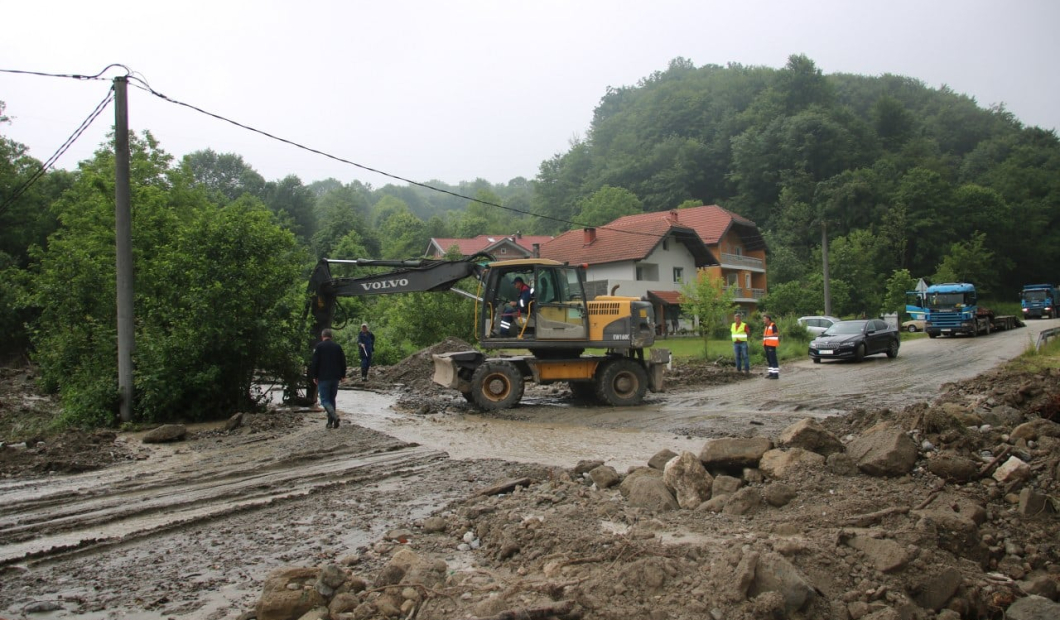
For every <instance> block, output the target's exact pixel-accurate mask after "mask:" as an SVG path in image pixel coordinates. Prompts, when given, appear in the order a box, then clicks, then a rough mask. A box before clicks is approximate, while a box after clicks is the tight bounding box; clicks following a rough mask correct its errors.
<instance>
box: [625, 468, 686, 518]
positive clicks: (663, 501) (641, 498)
mask: <svg viewBox="0 0 1060 620" xmlns="http://www.w3.org/2000/svg"><path fill="white" fill-rule="evenodd" d="M626 500H627V501H628V502H629V503H630V505H632V506H637V507H638V508H646V509H648V510H650V511H652V512H663V511H667V510H677V509H678V508H680V505H679V504H678V503H677V500H676V499H674V496H673V494H671V493H670V490H669V489H667V488H666V483H664V482H663V479H662V475H661V474H660V475H659V476H637V477H636V478H635V479H634V480H633V483H632V484H631V485H630V488H629V495H628V496H627V497H626Z"/></svg>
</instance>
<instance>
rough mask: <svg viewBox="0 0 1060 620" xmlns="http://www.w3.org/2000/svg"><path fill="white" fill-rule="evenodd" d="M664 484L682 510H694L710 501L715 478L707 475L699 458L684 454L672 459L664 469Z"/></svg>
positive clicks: (687, 453)
mask: <svg viewBox="0 0 1060 620" xmlns="http://www.w3.org/2000/svg"><path fill="white" fill-rule="evenodd" d="M663 483H664V484H665V485H666V488H667V489H669V490H670V491H671V492H672V493H673V494H674V497H676V498H677V504H678V505H679V506H680V507H681V508H688V509H690V510H694V509H695V508H696V506H699V505H700V504H701V503H703V502H705V501H707V500H708V499H710V487H711V485H712V484H713V483H714V478H713V477H711V475H710V474H708V473H707V470H706V468H704V467H703V463H701V462H700V460H699V457H697V456H696V455H695V454H692V453H691V452H682V453H681V455H680V456H678V457H676V458H673V459H670V461H669V462H668V463H666V467H665V468H664V469H663Z"/></svg>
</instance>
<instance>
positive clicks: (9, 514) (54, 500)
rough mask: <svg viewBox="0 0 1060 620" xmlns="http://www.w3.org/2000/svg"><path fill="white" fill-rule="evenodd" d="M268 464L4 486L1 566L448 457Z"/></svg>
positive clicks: (349, 456)
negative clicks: (121, 478)
mask: <svg viewBox="0 0 1060 620" xmlns="http://www.w3.org/2000/svg"><path fill="white" fill-rule="evenodd" d="M292 457H293V458H284V459H280V460H277V461H276V462H274V463H273V464H270V465H269V466H266V467H262V466H261V464H260V463H254V462H246V463H243V464H242V467H236V466H233V464H232V463H223V460H222V462H221V463H218V464H217V465H218V467H217V468H216V469H213V470H210V469H208V468H205V467H204V468H203V470H202V471H199V472H196V471H194V468H193V467H187V468H185V471H182V472H179V473H176V474H175V473H174V472H173V471H172V470H170V471H168V472H167V471H162V470H159V471H157V472H154V473H148V474H140V475H137V476H132V477H127V478H126V479H125V480H122V481H120V482H117V483H114V482H113V481H100V482H95V481H92V479H91V476H85V477H83V478H81V482H82V483H83V486H81V488H78V485H76V484H75V485H71V484H70V480H69V479H66V480H57V481H55V484H54V485H53V484H50V483H51V481H49V480H48V479H42V480H38V481H34V484H30V485H27V484H25V483H22V484H13V485H9V486H6V487H4V486H0V566H4V565H8V564H11V563H15V562H18V561H20V560H26V559H31V560H37V561H39V560H40V559H42V558H49V557H52V556H55V555H60V554H67V553H69V552H72V551H73V552H77V551H86V550H97V549H98V548H100V547H103V546H108V545H114V544H120V543H124V542H127V541H129V540H133V539H138V538H143V537H147V536H151V535H154V534H158V533H161V532H165V531H168V530H172V529H175V528H180V527H183V526H187V525H190V524H195V523H201V522H204V521H208V520H211V519H216V518H219V517H223V516H225V515H230V514H234V513H237V512H243V511H248V510H255V509H257V508H262V507H265V506H269V505H271V504H273V503H275V502H280V501H285V500H291V499H297V498H301V497H305V496H308V495H310V494H312V493H314V492H317V491H321V490H324V489H328V488H331V487H335V486H340V485H348V484H358V483H361V482H371V483H373V484H377V483H380V482H383V481H386V480H388V479H392V478H397V477H406V476H409V475H415V474H416V473H417V472H420V471H422V470H424V469H426V468H428V467H431V466H433V465H435V464H437V463H438V462H439V461H442V460H445V459H447V458H448V455H447V454H446V453H445V452H442V451H438V450H432V449H429V448H425V447H422V446H418V445H415V444H405V445H399V446H397V447H394V448H391V449H389V450H386V451H382V452H376V453H371V454H365V453H345V454H344V453H343V452H342V451H339V450H337V451H335V452H334V453H332V454H329V455H328V457H329V458H326V459H316V460H307V459H305V458H303V457H301V456H299V455H297V454H295V455H292Z"/></svg>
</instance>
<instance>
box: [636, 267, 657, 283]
mask: <svg viewBox="0 0 1060 620" xmlns="http://www.w3.org/2000/svg"><path fill="white" fill-rule="evenodd" d="M637 280H642V281H645V282H658V281H659V266H658V265H653V264H651V263H641V264H639V265H637Z"/></svg>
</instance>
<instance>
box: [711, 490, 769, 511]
mask: <svg viewBox="0 0 1060 620" xmlns="http://www.w3.org/2000/svg"><path fill="white" fill-rule="evenodd" d="M761 505H762V495H761V494H760V493H759V492H758V490H757V489H753V488H751V487H744V488H742V489H740V490H739V491H737V492H735V493H733V494H732V495H730V496H729V497H728V498H726V501H725V507H724V508H722V509H721V511H722V512H723V513H725V514H727V515H737V516H739V515H745V514H748V513H750V512H753V511H754V510H755V509H757V508H758V507H759V506H761Z"/></svg>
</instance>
